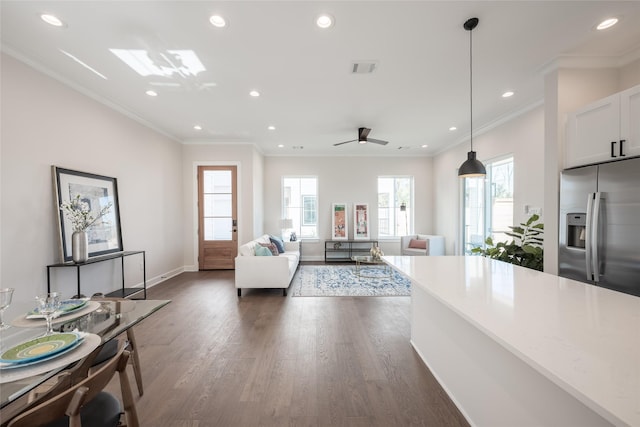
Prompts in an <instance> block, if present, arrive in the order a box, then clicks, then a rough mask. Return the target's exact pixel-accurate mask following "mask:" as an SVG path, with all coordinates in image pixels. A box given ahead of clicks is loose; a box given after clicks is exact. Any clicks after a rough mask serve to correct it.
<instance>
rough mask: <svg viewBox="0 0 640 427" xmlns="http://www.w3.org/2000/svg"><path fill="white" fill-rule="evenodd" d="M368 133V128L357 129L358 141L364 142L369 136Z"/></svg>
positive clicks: (369, 130)
mask: <svg viewBox="0 0 640 427" xmlns="http://www.w3.org/2000/svg"><path fill="white" fill-rule="evenodd" d="M369 132H371V129H369V128H358V140H359V141H366V140H367V136H369Z"/></svg>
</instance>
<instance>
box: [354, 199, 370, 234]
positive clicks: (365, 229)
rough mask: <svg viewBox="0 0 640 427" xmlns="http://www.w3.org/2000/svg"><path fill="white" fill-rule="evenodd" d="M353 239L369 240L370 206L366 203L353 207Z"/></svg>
mask: <svg viewBox="0 0 640 427" xmlns="http://www.w3.org/2000/svg"><path fill="white" fill-rule="evenodd" d="M353 238H354V239H365V240H367V239H369V205H368V204H366V203H354V205H353Z"/></svg>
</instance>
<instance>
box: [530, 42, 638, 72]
mask: <svg viewBox="0 0 640 427" xmlns="http://www.w3.org/2000/svg"><path fill="white" fill-rule="evenodd" d="M638 59H640V47H638V48H635V49H631V50H630V51H629V52H627V53H625V54H624V55H618V56H585V55H562V56H558V57H556V58H554V59H552V60H551V61H549V62H547V63H546V64H543V65H542V66H541V67H540V68H539V69H538V70H536V72H537V73H539V74H541V75H545V74H548V73H550V72H552V71H556V70H558V69H560V68H622V67H624V66H625V65H628V64H630V63H632V62H634V61H636V60H638Z"/></svg>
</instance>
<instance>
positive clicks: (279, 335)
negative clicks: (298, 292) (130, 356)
mask: <svg viewBox="0 0 640 427" xmlns="http://www.w3.org/2000/svg"><path fill="white" fill-rule="evenodd" d="M233 275H234V273H233V271H209V272H198V273H183V274H181V275H180V276H177V277H175V278H173V279H170V280H168V281H166V282H164V283H161V284H159V285H157V286H155V287H153V288H151V289H150V290H149V291H148V298H149V299H171V300H172V303H171V304H169V305H168V306H167V307H165V308H163V309H161V310H160V311H159V312H157V313H155V314H154V315H152V316H151V317H149V318H148V319H146V320H144V321H143V322H142V323H141V324H140V325H138V326H136V337H137V342H138V347H139V352H140V359H141V365H142V375H143V381H144V386H145V394H144V396H142V397H141V398H138V400H137V408H138V414H139V418H140V421H141V425H143V426H176V427H177V426H180V427H203V426H225V427H228V426H332V425H336V426H385V427H387V426H414V425H415V426H462V425H465V426H466V425H467V423H466V421H465V419H464V418H463V417H462V415H461V414H460V413H459V411H458V410H457V408H456V407H455V406H454V405H453V403H451V401H450V400H449V398H448V397H447V395H446V394H445V392H444V391H443V390H442V389H441V387H440V386H439V385H438V383H437V382H436V381H435V379H434V378H433V377H432V375H431V374H430V372H429V371H428V369H427V368H426V367H425V366H424V364H423V363H422V361H421V360H420V359H419V357H418V356H417V354H416V353H415V352H414V350H413V348H412V347H411V345H410V343H409V336H410V326H409V311H410V299H409V298H408V297H324V298H316V297H307V298H305V297H291V296H288V297H282V292H281V290H249V291H246V292H245V291H244V290H243V297H242V298H240V299H239V298H238V297H237V296H236V289H235V288H234V285H233V277H234V276H233ZM129 369H131V368H129ZM130 377H131V378H132V377H133V375H130ZM111 387H113V389H114V392H117V391H115V390H117V382H116V383H112V384H111ZM132 389H133V390H134V394H136V391H137V390H136V388H135V384H134V383H133V381H132Z"/></svg>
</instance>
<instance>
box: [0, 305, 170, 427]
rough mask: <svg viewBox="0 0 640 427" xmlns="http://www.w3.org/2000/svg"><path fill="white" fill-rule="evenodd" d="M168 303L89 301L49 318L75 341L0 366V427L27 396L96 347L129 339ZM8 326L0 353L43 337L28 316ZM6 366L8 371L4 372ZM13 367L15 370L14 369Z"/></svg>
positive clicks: (0, 337)
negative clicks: (26, 360) (42, 354)
mask: <svg viewBox="0 0 640 427" xmlns="http://www.w3.org/2000/svg"><path fill="white" fill-rule="evenodd" d="M170 302H171V300H133V299H109V298H106V299H102V298H98V299H90V300H88V301H87V302H86V304H84V305H83V306H82V307H81V308H80V309H78V310H75V311H73V312H70V313H65V314H64V315H59V316H58V317H56V318H55V319H53V328H54V331H55V332H56V333H75V334H77V335H78V336H79V337H82V338H81V342H80V343H79V344H78V345H76V346H75V347H74V348H73V349H71V350H69V351H66V352H64V353H62V352H61V354H60V355H59V356H58V357H53V356H52V357H51V358H48V359H46V358H45V359H43V360H42V361H34V362H31V363H29V364H28V366H19V367H11V366H7V365H2V364H0V426H4V425H6V424H7V423H8V422H9V421H10V420H11V418H13V417H15V416H16V415H17V414H19V413H20V412H22V411H23V410H24V409H25V408H27V407H28V405H29V395H30V393H32V391H34V390H35V389H36V388H38V387H39V386H41V385H43V384H44V383H45V382H48V381H50V380H52V379H53V378H54V377H56V376H57V375H58V374H60V373H61V372H62V371H64V370H65V369H68V368H69V367H71V366H73V365H75V364H76V363H78V362H81V361H82V360H83V358H84V357H86V356H88V355H89V354H90V353H91V352H93V351H94V350H95V349H96V348H98V347H99V346H102V345H104V344H106V343H107V342H109V341H111V340H113V339H115V338H116V337H118V336H119V335H121V334H123V333H127V335H128V336H132V334H133V329H132V328H133V327H134V326H135V325H137V324H138V323H140V322H141V321H143V320H144V319H146V318H147V317H149V316H151V315H152V314H153V313H155V312H157V311H158V310H160V309H161V308H163V307H165V306H166V305H167V304H169V303H170ZM11 325H12V327H11V328H8V329H5V330H3V331H0V354H3V353H5V352H6V351H7V349H14V348H16V346H19V345H20V344H21V343H25V342H29V341H30V340H34V339H37V338H38V337H42V336H43V332H44V330H45V329H46V322H45V320H44V319H42V318H34V316H32V315H30V314H29V313H25V314H23V315H21V316H18V317H17V318H15V319H14V320H13V321H12V322H11ZM10 368H11V369H10ZM14 368H15V369H14Z"/></svg>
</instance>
